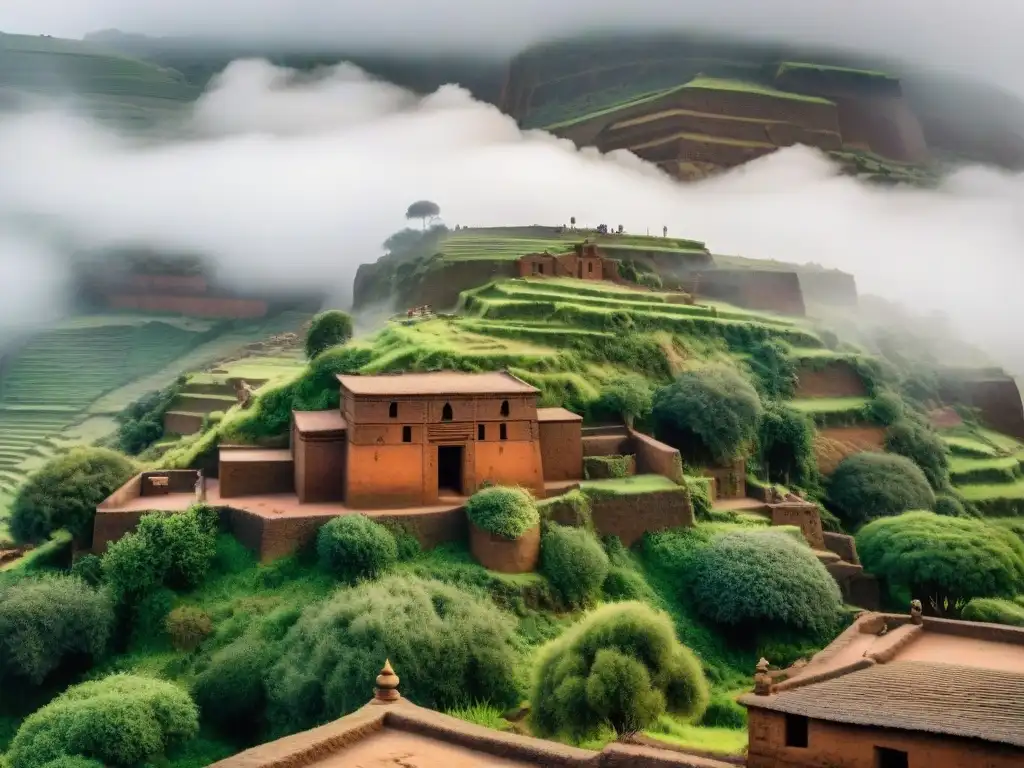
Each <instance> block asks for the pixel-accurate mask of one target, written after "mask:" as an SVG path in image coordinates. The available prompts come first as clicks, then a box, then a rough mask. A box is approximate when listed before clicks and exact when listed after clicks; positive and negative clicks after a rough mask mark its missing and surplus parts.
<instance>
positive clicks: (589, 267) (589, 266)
mask: <svg viewBox="0 0 1024 768" xmlns="http://www.w3.org/2000/svg"><path fill="white" fill-rule="evenodd" d="M593 271H594V262H592V261H588V262H587V272H593Z"/></svg>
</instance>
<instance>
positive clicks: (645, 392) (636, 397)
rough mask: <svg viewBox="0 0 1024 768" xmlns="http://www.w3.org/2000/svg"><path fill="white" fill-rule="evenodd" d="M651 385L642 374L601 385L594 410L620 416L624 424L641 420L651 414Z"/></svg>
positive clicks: (602, 413)
mask: <svg viewBox="0 0 1024 768" xmlns="http://www.w3.org/2000/svg"><path fill="white" fill-rule="evenodd" d="M651 398H652V392H651V386H650V384H648V383H647V379H645V378H643V377H642V376H636V375H629V376H623V377H622V378H620V379H616V380H615V381H613V382H610V383H609V384H605V385H604V386H603V387H601V393H600V395H599V396H598V399H597V402H596V403H595V404H594V410H595V411H596V412H597V413H598V414H601V415H604V414H607V415H609V416H614V417H618V418H621V419H622V420H623V421H625V422H626V424H629V425H632V424H633V423H634V422H636V421H643V420H645V419H647V418H648V417H649V416H650V414H651V402H652V401H651Z"/></svg>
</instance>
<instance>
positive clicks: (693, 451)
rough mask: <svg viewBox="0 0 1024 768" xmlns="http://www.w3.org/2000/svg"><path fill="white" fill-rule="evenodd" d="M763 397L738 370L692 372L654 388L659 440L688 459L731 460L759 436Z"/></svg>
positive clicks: (713, 369)
mask: <svg viewBox="0 0 1024 768" xmlns="http://www.w3.org/2000/svg"><path fill="white" fill-rule="evenodd" d="M762 410H763V409H762V406H761V398H760V397H758V394H757V391H756V390H755V389H754V388H753V386H751V384H750V382H749V381H747V380H746V379H745V378H743V377H742V376H741V375H740V374H739V373H737V372H736V371H734V370H732V369H730V368H725V367H719V366H709V367H706V368H699V369H695V370H692V371H687V372H685V373H683V374H681V375H680V376H679V377H678V378H677V379H676V380H675V381H674V382H672V383H671V384H669V385H667V386H665V387H662V388H661V389H659V390H658V391H657V392H655V393H654V402H653V410H652V419H653V421H654V428H655V434H656V435H657V437H658V439H660V440H664V441H665V442H667V443H669V444H670V445H672V446H674V447H676V448H679V450H680V451H682V452H683V453H684V455H687V456H688V457H689V458H692V459H695V460H708V459H710V460H712V461H715V462H718V463H726V462H728V461H730V460H731V459H733V458H735V457H736V456H737V454H739V453H740V452H741V451H742V449H743V447H744V445H745V444H746V443H748V442H750V441H751V440H753V438H754V437H755V435H756V433H757V424H758V420H759V419H760V417H761V412H762Z"/></svg>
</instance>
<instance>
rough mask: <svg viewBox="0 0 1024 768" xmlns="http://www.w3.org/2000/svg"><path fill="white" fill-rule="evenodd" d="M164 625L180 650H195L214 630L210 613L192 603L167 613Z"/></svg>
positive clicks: (172, 642)
mask: <svg viewBox="0 0 1024 768" xmlns="http://www.w3.org/2000/svg"><path fill="white" fill-rule="evenodd" d="M164 626H165V627H166V629H167V634H168V635H170V637H171V645H173V646H174V647H175V648H176V649H177V650H179V651H194V650H195V649H196V648H198V647H199V644H200V643H202V642H203V640H205V639H206V638H207V637H209V636H210V633H211V632H213V620H212V619H211V618H210V615H209V614H208V613H207V612H206V611H203V610H201V609H199V608H196V607H194V606H190V605H182V606H179V607H178V608H175V609H174V610H173V611H171V612H170V613H169V614H167V620H166V621H165V623H164Z"/></svg>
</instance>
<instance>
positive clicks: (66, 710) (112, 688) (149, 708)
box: [7, 675, 199, 768]
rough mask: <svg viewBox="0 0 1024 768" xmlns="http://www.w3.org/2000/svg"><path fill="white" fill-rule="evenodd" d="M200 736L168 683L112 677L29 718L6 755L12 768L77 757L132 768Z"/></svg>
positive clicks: (191, 712) (192, 712)
mask: <svg viewBox="0 0 1024 768" xmlns="http://www.w3.org/2000/svg"><path fill="white" fill-rule="evenodd" d="M198 730H199V712H198V710H197V709H196V705H195V704H194V703H193V702H192V699H190V698H189V696H188V694H187V693H185V691H183V690H181V689H180V688H178V687H177V686H176V685H173V684H172V683H167V682H164V681H162V680H154V679H151V678H147V677H138V676H135V675H112V676H110V677H106V678H103V679H102V680H96V681H92V682H88V683H82V684H81V685H76V686H74V687H72V688H69V689H68V690H67V691H65V692H64V693H63V694H61V695H60V696H58V697H57V698H56V699H54V700H53V701H51V702H50V703H49V704H47V705H46V706H45V707H43V708H42V709H40V710H38V711H36V712H35V713H33V714H31V715H29V716H28V717H27V718H26V719H25V722H24V723H22V725H21V727H20V728H19V729H18V733H17V735H16V736H15V737H14V741H13V742H11V749H10V751H9V752H8V753H7V759H8V760H9V761H10V764H11V768H42V766H45V765H46V764H47V763H49V762H51V761H53V760H59V759H62V758H67V757H73V756H81V757H84V758H88V759H93V760H97V761H99V762H100V763H102V764H103V765H106V766H112V767H114V766H126V767H127V766H136V765H140V764H142V763H144V762H146V761H148V760H151V759H153V758H158V757H160V756H162V755H163V754H165V753H166V752H167V750H168V749H169V748H171V747H173V746H175V745H177V744H180V743H182V742H184V741H186V740H187V739H190V738H192V737H193V736H195V734H196V733H197V732H198Z"/></svg>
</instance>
